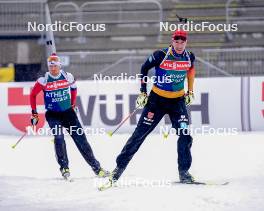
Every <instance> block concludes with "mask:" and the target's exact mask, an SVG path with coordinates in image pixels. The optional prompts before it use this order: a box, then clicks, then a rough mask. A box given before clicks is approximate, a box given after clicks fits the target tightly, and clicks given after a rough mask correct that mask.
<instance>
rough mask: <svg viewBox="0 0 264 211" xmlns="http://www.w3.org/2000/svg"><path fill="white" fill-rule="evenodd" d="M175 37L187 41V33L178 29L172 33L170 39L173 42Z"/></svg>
mask: <svg viewBox="0 0 264 211" xmlns="http://www.w3.org/2000/svg"><path fill="white" fill-rule="evenodd" d="M175 37H185V38H186V39H187V31H184V30H181V29H178V30H177V31H175V32H173V34H172V36H171V38H172V39H173V40H174V39H175Z"/></svg>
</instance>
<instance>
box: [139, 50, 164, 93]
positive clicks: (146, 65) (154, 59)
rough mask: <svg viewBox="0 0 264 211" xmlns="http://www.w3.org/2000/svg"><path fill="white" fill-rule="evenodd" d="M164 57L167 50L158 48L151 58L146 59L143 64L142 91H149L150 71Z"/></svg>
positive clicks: (141, 73)
mask: <svg viewBox="0 0 264 211" xmlns="http://www.w3.org/2000/svg"><path fill="white" fill-rule="evenodd" d="M164 57H165V52H164V51H162V50H157V51H155V52H154V53H153V54H152V55H150V56H149V58H148V59H147V60H146V61H145V63H144V64H143V65H142V66H141V71H140V75H141V88H140V91H141V92H144V93H147V76H148V71H149V70H150V69H151V68H153V67H155V66H159V65H160V63H161V62H162V60H163V59H164Z"/></svg>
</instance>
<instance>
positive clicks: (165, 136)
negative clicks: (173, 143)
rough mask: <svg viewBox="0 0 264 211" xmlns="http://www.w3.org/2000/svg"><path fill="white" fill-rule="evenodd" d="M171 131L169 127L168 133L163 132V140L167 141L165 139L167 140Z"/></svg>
mask: <svg viewBox="0 0 264 211" xmlns="http://www.w3.org/2000/svg"><path fill="white" fill-rule="evenodd" d="M171 129H172V127H170V129H169V131H168V132H163V138H164V139H167V138H168V136H169V134H170V130H171Z"/></svg>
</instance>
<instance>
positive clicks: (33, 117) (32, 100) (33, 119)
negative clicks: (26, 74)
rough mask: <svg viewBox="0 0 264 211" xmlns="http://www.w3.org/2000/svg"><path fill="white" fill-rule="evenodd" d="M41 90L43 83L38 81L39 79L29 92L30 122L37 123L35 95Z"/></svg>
mask: <svg viewBox="0 0 264 211" xmlns="http://www.w3.org/2000/svg"><path fill="white" fill-rule="evenodd" d="M42 90H43V85H42V84H41V83H40V82H39V80H38V81H37V82H36V83H35V85H34V87H33V89H32V91H31V93H30V105H31V110H32V111H31V112H32V115H31V124H32V125H37V124H38V120H39V117H38V112H37V103H36V99H37V95H38V94H39V93H40V92H41V91H42Z"/></svg>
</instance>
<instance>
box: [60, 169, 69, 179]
mask: <svg viewBox="0 0 264 211" xmlns="http://www.w3.org/2000/svg"><path fill="white" fill-rule="evenodd" d="M60 172H61V175H62V177H63V178H64V179H65V180H69V179H70V176H71V174H70V170H69V169H68V168H60Z"/></svg>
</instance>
